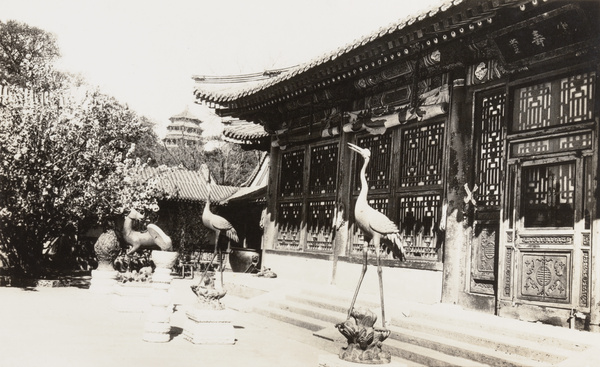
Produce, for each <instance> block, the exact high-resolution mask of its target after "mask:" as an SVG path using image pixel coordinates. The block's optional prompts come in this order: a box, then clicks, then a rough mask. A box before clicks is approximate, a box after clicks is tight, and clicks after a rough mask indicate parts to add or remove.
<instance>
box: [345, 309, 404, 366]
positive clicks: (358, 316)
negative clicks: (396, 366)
mask: <svg viewBox="0 0 600 367" xmlns="http://www.w3.org/2000/svg"><path fill="white" fill-rule="evenodd" d="M375 321H377V316H375V314H374V313H373V312H371V311H370V310H368V309H362V308H354V309H353V310H352V312H351V313H350V317H349V318H348V320H346V321H344V322H342V323H339V324H337V325H335V327H336V328H337V329H338V330H339V331H340V333H342V335H343V336H344V337H346V340H348V346H346V347H343V348H342V349H341V350H340V353H339V356H340V359H343V360H345V361H349V362H355V363H367V364H384V363H390V362H391V360H392V356H391V354H390V353H389V352H386V351H384V350H382V349H381V345H382V343H383V341H384V340H385V339H387V338H388V336H390V331H389V330H388V329H385V328H375V327H373V325H375Z"/></svg>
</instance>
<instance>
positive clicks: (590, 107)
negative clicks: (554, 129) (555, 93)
mask: <svg viewBox="0 0 600 367" xmlns="http://www.w3.org/2000/svg"><path fill="white" fill-rule="evenodd" d="M595 80H596V73H585V74H580V75H575V76H572V77H569V78H564V79H562V80H561V81H560V110H559V113H558V118H559V124H570V123H573V122H582V121H589V120H591V119H593V118H594V89H595V83H594V81H595Z"/></svg>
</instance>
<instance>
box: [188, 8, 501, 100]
mask: <svg viewBox="0 0 600 367" xmlns="http://www.w3.org/2000/svg"><path fill="white" fill-rule="evenodd" d="M462 2H463V0H445V1H441V2H440V3H439V4H438V5H436V6H433V7H432V8H430V9H428V10H425V11H423V12H421V13H420V14H417V15H409V16H407V17H405V18H403V19H401V20H399V21H397V22H394V23H392V24H390V25H388V26H387V27H381V28H379V29H378V30H376V31H374V32H372V33H371V34H369V35H367V36H365V37H362V38H359V39H356V40H354V41H352V42H350V43H348V44H346V45H344V46H342V47H339V48H337V49H336V50H334V51H332V52H330V53H327V54H324V55H322V56H319V57H317V58H315V59H313V60H311V61H309V62H307V63H304V64H302V65H299V66H297V67H295V68H292V69H290V70H289V71H287V72H283V73H281V74H279V75H278V76H276V77H274V78H271V79H267V80H264V81H261V82H257V83H252V84H250V83H249V84H250V85H249V86H248V87H246V88H244V89H238V90H232V89H228V90H226V91H222V92H220V91H210V90H206V89H203V88H200V87H197V88H196V90H195V94H196V96H197V97H198V98H201V99H206V100H211V101H213V102H216V103H223V102H231V101H233V100H236V99H239V98H243V97H246V96H249V95H251V94H254V93H257V92H259V91H261V90H264V89H266V88H268V87H270V86H272V85H275V84H278V83H280V82H282V81H284V80H287V79H290V78H292V77H294V76H296V75H298V74H301V73H304V72H306V71H307V70H309V69H312V68H314V67H316V66H318V65H321V64H324V63H326V62H327V61H331V60H334V59H336V58H338V57H340V56H342V55H344V54H347V53H349V52H351V51H353V50H355V49H357V48H359V47H361V46H364V45H366V44H367V43H369V42H372V41H374V40H376V39H377V38H380V37H383V36H384V35H386V34H391V33H394V32H397V31H401V30H403V29H404V28H405V27H408V26H410V25H412V24H414V23H416V22H421V21H423V20H424V19H427V18H430V17H432V16H434V15H435V14H437V13H439V12H444V11H447V10H448V9H450V8H451V7H453V6H456V5H458V4H460V3H462ZM508 2H511V1H510V0H508Z"/></svg>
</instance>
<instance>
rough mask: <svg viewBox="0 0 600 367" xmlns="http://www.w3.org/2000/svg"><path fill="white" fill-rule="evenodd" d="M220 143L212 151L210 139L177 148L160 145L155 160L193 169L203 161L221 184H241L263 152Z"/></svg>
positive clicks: (160, 163)
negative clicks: (209, 147)
mask: <svg viewBox="0 0 600 367" xmlns="http://www.w3.org/2000/svg"><path fill="white" fill-rule="evenodd" d="M220 143H221V144H216V145H217V147H216V148H214V149H210V150H207V149H206V147H207V142H206V141H201V142H200V144H196V145H180V146H176V147H167V146H165V145H162V146H160V145H159V146H157V149H156V151H155V159H156V161H155V163H156V164H159V165H166V166H170V167H177V166H180V167H183V168H185V169H188V170H192V171H197V170H199V169H200V166H202V164H206V165H208V168H209V169H210V172H211V174H212V175H213V177H214V178H215V179H216V180H217V181H218V183H219V184H221V185H229V186H240V185H241V184H243V183H244V182H245V181H246V180H247V179H248V177H250V174H251V173H252V171H253V170H254V169H255V168H256V165H257V164H258V162H259V158H260V153H258V152H256V151H245V150H243V149H242V148H240V146H239V145H237V144H232V143H227V142H220Z"/></svg>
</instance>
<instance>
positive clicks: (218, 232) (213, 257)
mask: <svg viewBox="0 0 600 367" xmlns="http://www.w3.org/2000/svg"><path fill="white" fill-rule="evenodd" d="M220 233H221V231H216V232H215V252H214V253H213V256H212V259H210V263H209V264H208V265H206V268H205V269H204V273H202V276H201V277H200V281H199V282H198V286H199V287H201V286H202V281H203V280H204V278H205V277H206V273H208V269H210V267H211V266H212V264H213V262H214V261H215V258H216V257H217V249H218V245H219V234H220Z"/></svg>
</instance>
